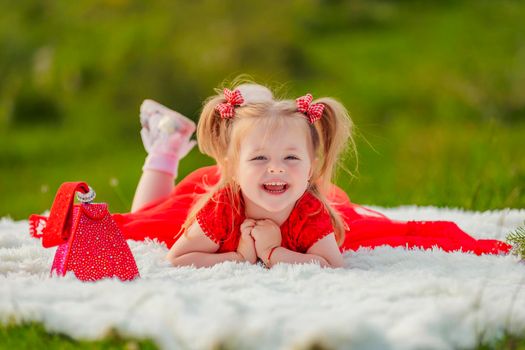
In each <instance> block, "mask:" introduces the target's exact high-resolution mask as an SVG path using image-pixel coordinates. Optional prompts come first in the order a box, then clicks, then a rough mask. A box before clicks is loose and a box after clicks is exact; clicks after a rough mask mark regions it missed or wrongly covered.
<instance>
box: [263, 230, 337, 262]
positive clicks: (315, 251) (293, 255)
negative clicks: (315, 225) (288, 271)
mask: <svg viewBox="0 0 525 350" xmlns="http://www.w3.org/2000/svg"><path fill="white" fill-rule="evenodd" d="M265 259H267V257H265ZM270 260H271V261H270V262H267V261H265V263H267V264H266V265H267V266H270V267H271V266H273V265H274V264H276V263H278V262H285V263H309V262H319V263H320V265H321V267H343V266H344V261H343V256H342V255H341V252H340V251H339V247H338V246H337V242H336V240H335V234H334V233H331V234H329V235H327V236H325V237H323V238H321V239H320V240H319V241H317V242H316V243H314V244H313V245H312V246H311V247H310V248H309V249H308V251H307V252H306V254H302V253H298V252H294V251H291V250H289V249H286V248H284V247H279V248H275V250H274V251H273V254H272V256H271V259H270Z"/></svg>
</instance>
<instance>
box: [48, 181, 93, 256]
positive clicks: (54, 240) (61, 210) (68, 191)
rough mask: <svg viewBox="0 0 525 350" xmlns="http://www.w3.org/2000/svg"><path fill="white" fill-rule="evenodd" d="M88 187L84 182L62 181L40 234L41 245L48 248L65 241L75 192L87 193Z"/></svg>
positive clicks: (68, 233)
mask: <svg viewBox="0 0 525 350" xmlns="http://www.w3.org/2000/svg"><path fill="white" fill-rule="evenodd" d="M89 191H90V188H89V186H88V185H87V183H85V182H80V181H78V182H64V183H63V184H62V185H60V188H59V189H58V191H57V194H56V196H55V200H54V201H53V205H52V206H51V211H50V213H49V218H48V219H47V223H46V227H45V228H44V230H43V234H42V245H43V246H44V247H45V248H50V247H53V246H56V245H59V244H62V243H64V242H67V240H68V238H69V235H70V234H71V232H70V227H69V225H68V221H69V220H71V216H72V213H73V210H72V209H73V202H74V195H75V192H81V193H89Z"/></svg>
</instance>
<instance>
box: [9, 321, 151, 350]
mask: <svg viewBox="0 0 525 350" xmlns="http://www.w3.org/2000/svg"><path fill="white" fill-rule="evenodd" d="M157 348H158V347H157V346H156V344H155V343H154V342H153V341H151V340H143V339H133V338H129V337H122V336H121V335H119V334H118V332H116V331H111V332H110V335H108V336H107V337H106V338H105V339H104V340H100V341H87V340H78V339H73V338H71V337H69V336H67V335H64V334H60V333H53V332H47V331H46V330H45V328H44V326H43V325H42V324H39V323H28V324H23V325H9V326H0V349H6V350H8V349H9V350H11V349H20V350H22V349H64V350H66V349H107V350H109V349H124V350H138V349H143V350H147V349H157Z"/></svg>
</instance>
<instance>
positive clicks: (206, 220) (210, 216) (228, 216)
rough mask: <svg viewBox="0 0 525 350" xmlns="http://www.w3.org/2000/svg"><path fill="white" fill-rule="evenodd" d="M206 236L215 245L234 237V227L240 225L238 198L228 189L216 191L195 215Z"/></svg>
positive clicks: (240, 213) (240, 215)
mask: <svg viewBox="0 0 525 350" xmlns="http://www.w3.org/2000/svg"><path fill="white" fill-rule="evenodd" d="M196 219H197V221H198V223H199V225H200V226H201V228H202V230H203V231H204V233H206V235H207V236H208V237H210V238H212V239H213V240H214V241H215V242H216V243H221V242H224V241H225V240H227V239H228V238H229V237H232V236H235V233H236V227H238V226H240V223H242V220H243V219H242V210H241V208H240V205H239V196H238V194H236V193H234V192H233V191H232V189H231V188H230V187H224V188H221V189H219V190H218V191H216V192H215V193H214V194H213V195H212V196H211V197H210V199H208V201H207V202H206V204H204V206H203V207H202V208H201V210H199V212H198V213H197V215H196Z"/></svg>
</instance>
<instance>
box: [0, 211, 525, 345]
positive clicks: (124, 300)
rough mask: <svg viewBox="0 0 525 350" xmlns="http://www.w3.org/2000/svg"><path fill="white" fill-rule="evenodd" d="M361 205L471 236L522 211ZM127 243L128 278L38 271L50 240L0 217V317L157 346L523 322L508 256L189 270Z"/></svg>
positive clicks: (518, 267)
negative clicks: (444, 223)
mask: <svg viewBox="0 0 525 350" xmlns="http://www.w3.org/2000/svg"><path fill="white" fill-rule="evenodd" d="M370 208H372V209H375V210H378V211H380V212H383V213H385V214H386V215H387V216H389V217H391V218H394V219H401V220H409V219H410V220H451V221H454V222H456V223H457V224H458V225H459V226H460V227H461V228H462V229H464V230H465V231H467V232H469V233H470V234H472V235H473V236H475V237H477V238H497V239H504V237H505V235H506V234H507V233H509V232H510V231H512V230H514V229H515V228H516V227H517V226H519V225H522V224H523V223H524V220H525V209H522V210H499V211H487V212H465V211H462V210H456V209H443V208H433V207H414V206H406V207H397V208H390V209H388V208H380V207H373V206H370ZM129 244H130V247H131V249H132V252H133V254H134V256H135V258H136V260H137V264H138V267H139V270H140V273H141V275H142V278H141V279H139V280H136V281H132V282H126V283H123V282H120V281H118V280H103V281H99V282H96V283H82V282H79V281H77V280H76V279H75V278H74V276H72V275H68V276H66V277H65V278H56V277H54V278H49V277H48V274H49V268H50V266H51V263H52V259H53V256H54V252H55V249H56V248H51V249H44V248H43V247H42V246H41V243H40V241H38V240H36V239H34V238H31V237H30V236H29V234H28V223H27V221H12V220H10V219H8V218H4V219H1V221H0V322H3V323H6V322H9V321H14V322H23V321H40V322H42V323H43V324H44V325H45V327H46V329H47V330H49V331H58V332H62V333H66V334H68V335H70V336H72V337H75V338H84V339H96V338H101V337H104V335H105V334H107V332H108V331H110V330H117V331H118V332H119V333H120V334H123V335H125V336H126V335H129V336H134V337H150V338H152V339H154V340H155V341H156V342H157V344H158V345H159V346H160V347H161V348H164V349H174V348H183V349H209V348H212V347H214V346H217V345H218V344H223V345H226V346H228V348H231V349H290V348H294V349H295V348H299V349H300V348H308V347H310V346H312V345H313V344H318V345H324V346H326V347H328V348H335V349H343V348H345V349H348V348H352V349H379V348H383V349H422V348H425V349H451V348H471V347H473V346H475V345H476V344H478V343H479V342H489V341H492V340H495V339H497V338H498V337H500V336H502V335H503V332H504V330H507V331H509V332H511V333H513V334H520V333H523V332H524V331H525V288H524V286H523V285H524V283H525V264H523V263H522V262H519V259H518V258H517V257H515V256H512V255H506V256H490V255H484V256H476V255H474V254H466V253H459V252H453V253H445V252H443V251H441V250H439V249H434V250H426V251H424V250H406V249H403V248H390V247H386V246H384V247H379V248H377V249H375V250H370V249H361V250H359V251H357V252H352V251H350V252H346V253H345V255H344V257H345V265H346V266H345V268H341V269H323V268H320V267H319V266H318V265H315V264H306V265H287V264H281V265H277V266H276V267H274V268H273V269H271V270H267V269H265V268H263V267H261V266H259V265H249V264H236V263H230V262H226V263H222V264H219V265H216V266H214V267H211V268H203V269H195V268H191V267H187V268H173V267H170V266H169V265H168V263H167V262H166V261H165V260H164V256H165V254H166V252H167V248H166V247H165V246H164V245H163V244H159V243H157V242H155V241H147V242H134V241H129Z"/></svg>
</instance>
